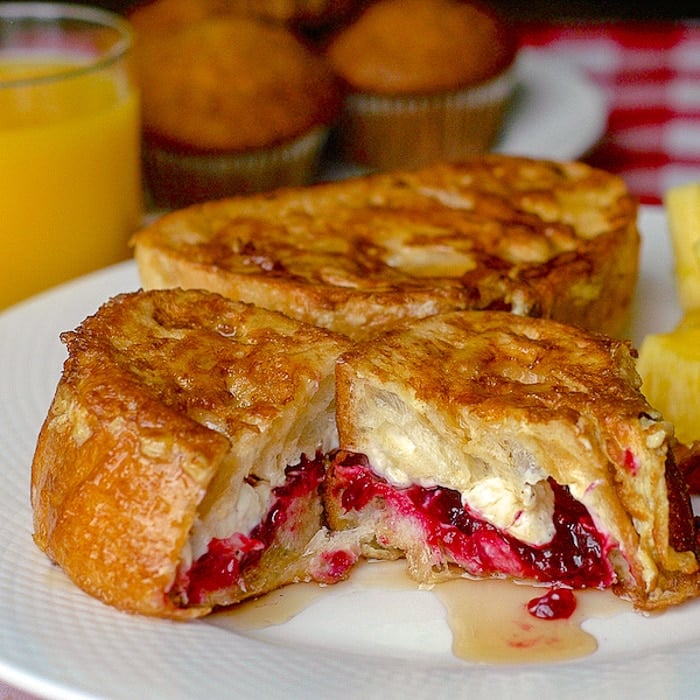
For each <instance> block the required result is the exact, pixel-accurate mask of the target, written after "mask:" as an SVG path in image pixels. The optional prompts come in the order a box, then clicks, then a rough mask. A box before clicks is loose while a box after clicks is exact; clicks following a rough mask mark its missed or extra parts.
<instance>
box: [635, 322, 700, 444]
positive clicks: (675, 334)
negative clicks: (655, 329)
mask: <svg viewBox="0 0 700 700" xmlns="http://www.w3.org/2000/svg"><path fill="white" fill-rule="evenodd" d="M637 370H638V371H639V374H640V376H641V378H642V391H643V392H644V395H645V396H646V398H647V400H648V401H649V403H650V404H651V405H652V406H654V408H656V409H658V410H659V411H661V413H662V414H663V415H664V418H665V419H666V420H668V421H670V422H671V423H673V424H674V426H675V429H676V437H677V438H678V439H679V440H680V441H681V442H683V443H686V444H689V443H691V442H693V441H694V440H700V312H693V313H691V314H688V315H687V316H686V317H685V318H684V319H683V320H682V321H681V322H680V324H679V325H678V327H677V328H676V329H675V330H673V331H671V332H670V333H658V334H654V335H648V336H647V337H646V338H645V339H644V341H643V342H642V345H641V347H640V349H639V359H638V360H637Z"/></svg>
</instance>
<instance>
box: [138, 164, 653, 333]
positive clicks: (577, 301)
mask: <svg viewBox="0 0 700 700" xmlns="http://www.w3.org/2000/svg"><path fill="white" fill-rule="evenodd" d="M636 212H637V209H636V203H635V201H634V199H633V198H632V197H631V196H630V194H629V193H628V191H627V189H626V187H625V185H624V183H623V182H622V180H620V179H619V178H617V177H615V176H613V175H610V174H608V173H605V172H603V171H600V170H596V169H593V168H590V167H588V166H586V165H583V164H581V163H555V162H551V161H542V160H535V159H526V158H518V157H513V156H502V155H489V156H484V157H480V158H475V159H473V160H468V161H465V162H463V163H460V164H438V165H434V166H430V167H427V168H424V169H421V170H415V171H397V172H391V173H384V174H375V175H370V176H366V177H363V178H357V179H354V180H350V181H343V182H337V183H327V184H322V185H316V186H311V187H306V188H296V189H287V190H280V191H277V192H274V193H271V194H267V195H259V196H251V197H240V198H232V199H226V200H220V201H215V202H208V203H205V204H202V205H198V206H193V207H190V208H187V209H184V210H180V211H176V212H173V213H171V214H167V215H165V216H163V217H162V218H160V219H158V220H157V221H156V222H154V223H153V224H151V225H150V226H148V227H146V228H145V229H143V230H142V231H140V232H138V233H137V234H136V236H135V237H134V240H133V243H134V247H135V258H136V261H137V264H138V269H139V273H140V275H141V279H142V282H143V284H144V286H145V287H147V288H159V287H176V286H180V287H185V288H192V287H194V288H203V289H210V290H213V291H216V292H219V293H220V294H223V295H224V296H228V297H230V298H232V299H237V300H243V301H249V302H252V303H254V304H257V305H259V306H262V307H265V308H271V309H275V310H278V311H282V312H284V313H286V314H288V315H290V316H293V317H295V318H297V319H300V320H303V321H307V322H310V323H313V324H315V325H319V326H322V327H326V328H329V329H332V330H335V331H339V332H341V333H344V334H347V335H349V336H351V337H353V338H356V339H363V338H367V337H371V336H373V335H376V334H377V333H379V332H381V331H383V330H385V329H386V328H389V327H391V326H392V325H393V324H394V323H396V322H397V321H400V320H402V319H404V318H421V317H425V316H428V315H432V314H435V313H438V312H443V311H447V310H452V309H465V308H478V309H486V308H507V309H510V310H513V311H514V312H516V313H519V314H530V315H541V316H545V317H552V318H555V319H558V320H561V321H565V322H568V323H574V324H577V325H580V326H583V327H586V328H589V329H593V330H597V331H601V332H606V333H610V334H617V333H620V332H621V331H622V329H623V327H624V325H625V323H626V319H627V316H628V312H629V308H630V304H631V300H632V297H633V294H634V289H635V285H636V276H637V268H638V254H639V233H638V230H637V224H636Z"/></svg>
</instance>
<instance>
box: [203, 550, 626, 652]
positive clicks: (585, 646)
mask: <svg viewBox="0 0 700 700" xmlns="http://www.w3.org/2000/svg"><path fill="white" fill-rule="evenodd" d="M373 588H374V589H381V590H388V591H399V590H403V591H411V590H413V591H415V590H417V588H418V586H417V584H416V583H415V581H412V580H411V579H410V578H409V577H408V576H407V574H406V569H405V562H403V561H396V562H367V563H363V564H361V565H360V566H358V567H357V568H356V569H355V570H354V571H353V573H352V575H351V577H350V580H348V581H343V582H341V583H338V584H335V585H334V586H329V587H324V586H319V585H317V584H314V583H297V584H292V585H290V586H285V587H284V588H281V589H279V590H276V591H273V592H272V593H268V594H267V595H265V596H262V597H261V598H258V599H255V600H251V601H247V602H245V603H242V604H240V605H238V606H236V607H234V608H231V609H228V610H224V611H221V612H217V613H214V614H212V615H210V616H209V617H208V618H206V622H208V623H209V624H213V625H215V626H217V627H222V628H224V629H227V630H229V631H233V632H238V633H245V632H251V631H256V630H262V629H266V628H268V627H272V626H275V625H282V624H284V623H285V622H288V621H289V620H291V619H292V618H294V617H295V616H297V615H299V614H300V613H302V612H304V610H306V609H307V608H309V607H310V606H311V605H312V604H313V603H314V602H315V601H317V600H318V599H320V598H322V597H323V596H324V595H328V594H329V592H331V591H339V590H340V591H342V590H350V591H362V590H370V589H373ZM548 590H549V589H547V588H541V587H534V586H528V585H525V584H516V583H513V582H511V581H506V580H500V579H491V580H479V581H473V580H469V579H453V580H450V581H446V582H444V583H439V584H437V585H436V586H434V587H433V588H432V589H431V590H430V591H427V590H426V591H424V592H425V594H426V595H434V596H436V597H437V599H438V600H439V601H440V602H441V604H442V606H443V607H444V609H445V620H446V623H447V625H448V627H449V629H450V631H451V634H452V653H453V654H454V656H455V657H457V658H459V659H462V660H463V661H468V662H472V663H490V664H499V663H500V664H506V663H511V664H512V663H544V662H555V661H566V660H572V659H577V658H581V657H584V656H588V655H590V654H592V653H593V652H594V651H595V650H596V649H597V647H598V643H597V641H596V639H595V637H593V636H592V635H591V634H589V633H588V632H586V631H585V630H584V629H583V627H582V625H583V623H584V622H585V621H586V620H590V619H593V618H610V617H614V616H615V615H620V614H622V613H626V612H630V611H631V610H632V607H631V605H630V604H629V603H626V602H624V601H622V600H620V599H618V598H616V597H615V596H614V595H613V594H612V593H611V592H609V591H597V590H585V591H576V593H575V597H576V603H577V605H576V610H575V611H574V613H573V615H571V616H570V617H569V618H567V619H559V620H542V619H539V618H537V617H534V616H533V615H531V614H530V613H529V612H528V610H527V604H528V602H529V601H531V600H532V599H533V598H538V597H540V596H541V595H543V594H544V593H545V592H547V591H548Z"/></svg>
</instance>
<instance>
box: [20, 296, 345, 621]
mask: <svg viewBox="0 0 700 700" xmlns="http://www.w3.org/2000/svg"><path fill="white" fill-rule="evenodd" d="M62 339H63V341H64V342H65V344H66V346H67V349H68V358H67V360H66V362H65V365H64V368H63V373H62V376H61V378H60V381H59V383H58V387H57V390H56V394H55V397H54V400H53V402H52V404H51V407H50V410H49V413H48V416H47V418H46V420H45V422H44V425H43V427H42V429H41V431H40V434H39V437H38V443H37V448H36V452H35V456H34V460H33V464H32V480H31V501H32V506H33V510H34V538H35V541H36V543H37V544H38V546H39V547H40V548H41V549H42V550H43V551H44V552H46V554H47V555H48V556H49V557H50V558H51V559H52V560H53V561H54V562H56V563H58V564H59V565H60V566H61V567H62V568H63V569H64V570H65V572H66V573H67V574H68V575H69V577H70V578H72V579H73V580H74V581H75V582H76V583H77V584H78V585H79V586H80V587H82V588H83V589H84V590H86V591H87V592H89V593H91V594H92V595H94V596H96V597H97V598H99V599H101V600H102V601H104V602H106V603H109V604H111V605H114V606H116V607H118V608H121V609H123V610H127V611H130V612H139V613H144V614H148V615H157V616H164V617H172V618H190V617H196V616H201V615H204V614H206V613H207V612H209V611H210V610H211V607H212V605H213V604H222V603H223V604H228V603H231V602H236V601H237V600H240V599H242V598H244V597H247V596H249V595H256V594H258V593H262V592H265V591H267V590H270V589H271V588H274V587H276V586H278V585H282V584H284V583H288V582H290V580H298V579H302V578H313V577H314V576H313V571H312V570H311V567H313V566H314V556H315V555H316V554H319V553H320V552H322V551H324V550H323V548H324V547H325V546H326V544H327V542H326V541H325V540H324V538H323V537H319V538H318V540H317V544H315V545H314V546H311V545H310V541H311V539H312V538H313V537H314V536H315V535H317V533H318V532H319V530H320V528H321V525H322V518H321V504H320V496H319V494H318V492H317V490H316V491H314V490H312V491H311V492H310V493H309V494H308V498H307V501H305V504H306V505H305V508H304V509H303V510H302V512H301V514H300V516H299V526H298V528H297V532H296V534H295V536H296V535H297V534H298V539H295V540H294V541H291V542H286V543H285V547H286V549H285V548H281V547H279V548H277V549H276V548H275V546H272V547H270V548H269V551H268V552H266V553H265V556H266V557H267V571H266V574H265V576H262V577H261V575H260V573H259V572H258V573H256V574H251V575H249V576H248V578H247V579H246V586H244V587H243V588H240V587H237V586H232V587H231V589H230V590H227V591H225V592H224V595H220V596H218V597H216V596H213V597H212V599H206V600H204V601H200V602H199V603H198V604H197V605H189V604H188V601H187V600H184V601H183V594H182V591H176V590H175V585H176V583H178V581H180V579H182V577H183V576H185V575H186V574H187V567H188V566H189V564H190V563H191V561H193V560H195V559H196V558H197V556H198V555H199V554H201V552H202V551H204V550H206V547H207V545H208V542H209V541H210V540H211V539H213V538H217V537H218V538H221V539H225V538H226V537H227V536H230V535H231V534H233V533H232V532H231V531H230V529H229V528H231V527H233V525H232V522H233V523H235V522H236V521H235V519H234V520H233V521H232V520H231V513H232V511H233V510H234V509H235V508H236V507H237V506H236V504H237V502H239V501H240V497H241V493H242V491H243V489H244V488H246V487H245V486H244V484H246V483H247V482H250V484H248V487H247V492H248V494H249V495H250V494H257V497H258V498H259V499H262V498H263V496H262V495H261V494H264V493H267V491H263V490H262V485H264V486H265V488H266V489H267V490H269V491H271V492H272V491H273V490H274V489H275V488H277V487H280V486H284V484H285V483H286V482H285V478H286V475H285V468H286V467H287V466H288V465H295V464H297V463H298V462H299V460H300V458H301V456H302V455H306V456H307V457H308V458H309V459H313V458H314V457H315V455H316V452H317V451H324V452H325V451H327V450H329V449H331V448H333V447H334V446H335V445H336V443H337V435H336V431H335V426H334V421H333V417H334V414H333V367H334V363H335V359H336V357H337V356H338V355H339V354H340V353H341V352H342V351H344V350H347V349H348V347H349V343H348V341H347V340H346V339H344V338H342V337H339V336H334V335H333V334H330V333H327V332H325V331H323V330H321V329H318V328H314V327H310V326H305V325H303V324H300V323H298V322H296V321H293V320H291V319H289V318H286V317H284V316H282V315H281V314H276V313H273V312H268V311H265V310H263V309H257V308H254V307H251V306H249V305H246V304H239V303H235V302H231V301H230V300H227V299H224V298H222V297H219V296H218V295H214V294H208V293H205V292H199V291H183V290H167V291H157V292H140V293H133V294H125V295H119V296H117V297H115V298H114V299H111V300H110V301H108V302H107V303H106V304H105V305H104V306H103V307H101V308H100V309H99V310H98V312H97V313H96V314H95V315H94V316H91V317H89V318H87V319H86V320H85V321H84V322H83V323H82V324H81V325H80V326H79V327H78V328H77V329H76V330H74V331H71V332H67V333H64V334H63V335H62ZM246 480H247V481H246ZM251 484H252V486H251ZM253 501H255V499H254V498H253ZM263 505H264V504H263ZM263 516H264V507H263ZM227 518H228V520H227ZM234 532H235V528H234ZM247 534H248V532H247V530H244V531H243V535H247ZM273 544H274V543H273ZM295 547H296V549H295ZM282 549H285V552H286V554H285V555H284V556H282V555H281V554H279V552H280V551H281V550H282ZM307 550H308V551H307ZM276 552H277V554H276ZM305 552H306V556H304V557H303V556H302V554H304V553H305Z"/></svg>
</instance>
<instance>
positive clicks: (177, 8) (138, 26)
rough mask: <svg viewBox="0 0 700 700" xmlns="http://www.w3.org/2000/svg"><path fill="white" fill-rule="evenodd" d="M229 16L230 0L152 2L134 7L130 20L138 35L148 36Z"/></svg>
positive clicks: (129, 16)
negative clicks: (213, 18)
mask: <svg viewBox="0 0 700 700" xmlns="http://www.w3.org/2000/svg"><path fill="white" fill-rule="evenodd" d="M229 14H232V13H231V9H230V7H229V1H228V0H151V2H146V3H140V4H138V5H136V6H134V7H133V8H132V9H131V10H130V12H129V14H128V19H129V21H130V22H131V24H132V26H133V27H134V30H135V31H136V33H137V35H143V36H148V35H150V34H151V33H153V32H165V31H173V30H177V29H180V28H181V27H184V26H187V25H188V24H191V23H192V22H198V21H199V20H202V19H207V18H209V17H216V16H220V15H229Z"/></svg>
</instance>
